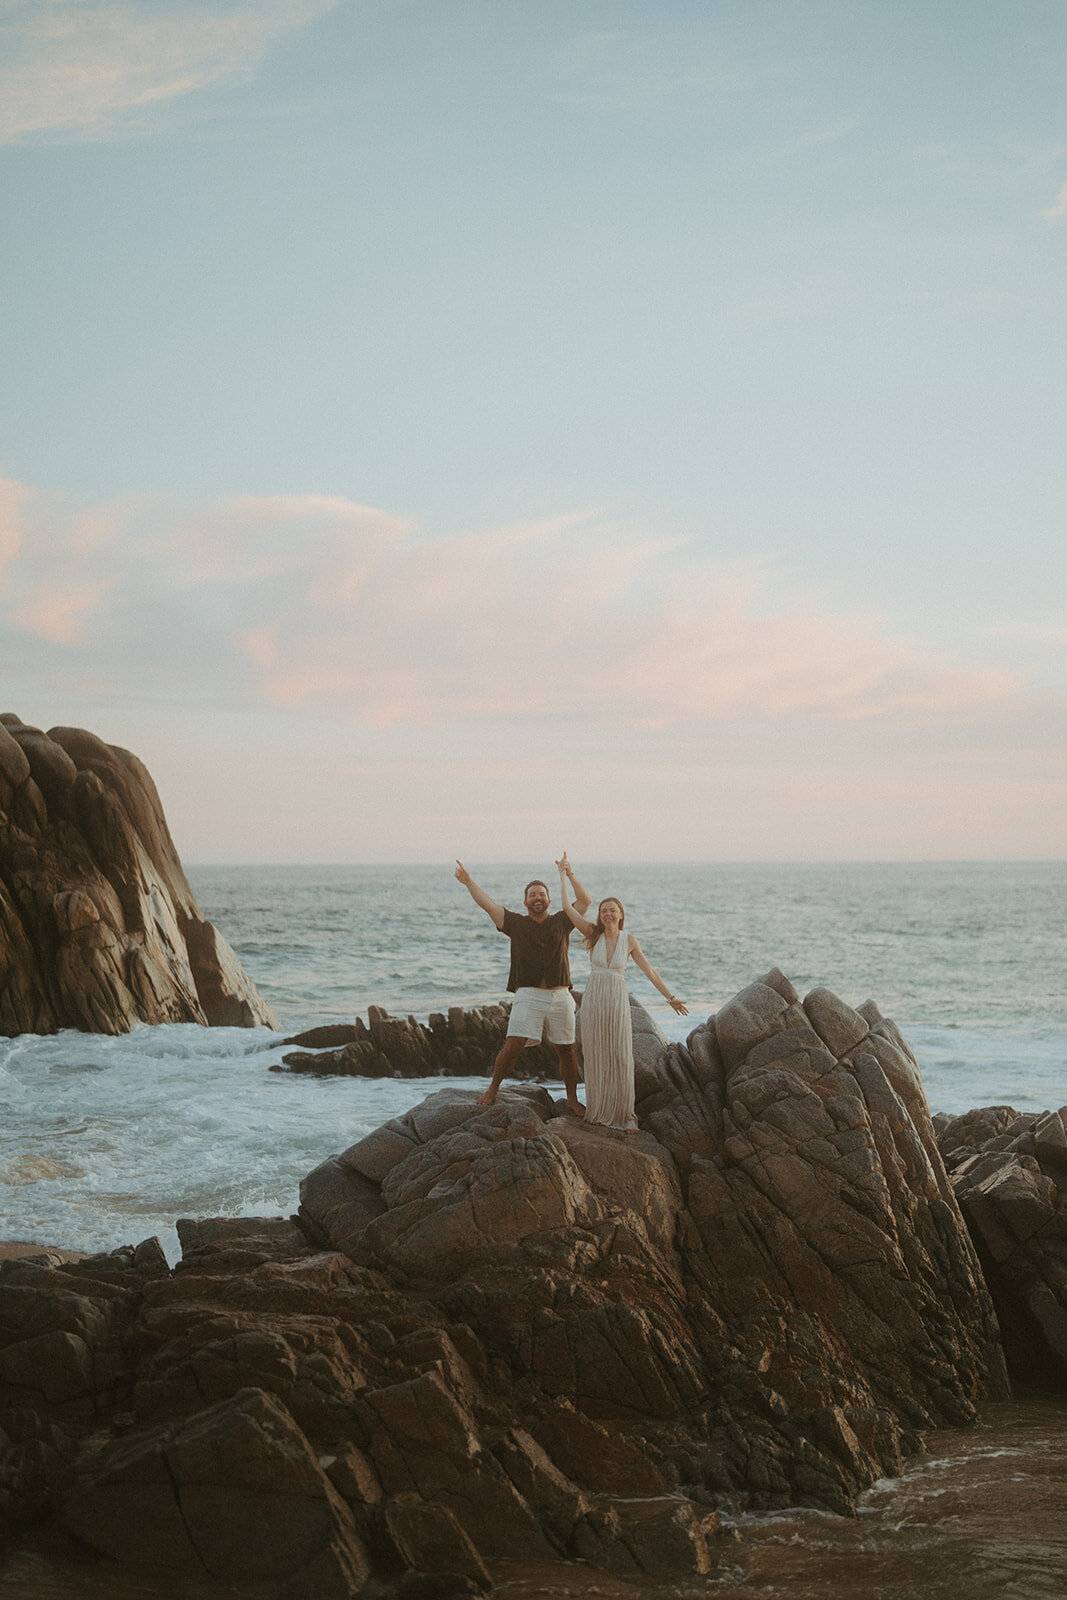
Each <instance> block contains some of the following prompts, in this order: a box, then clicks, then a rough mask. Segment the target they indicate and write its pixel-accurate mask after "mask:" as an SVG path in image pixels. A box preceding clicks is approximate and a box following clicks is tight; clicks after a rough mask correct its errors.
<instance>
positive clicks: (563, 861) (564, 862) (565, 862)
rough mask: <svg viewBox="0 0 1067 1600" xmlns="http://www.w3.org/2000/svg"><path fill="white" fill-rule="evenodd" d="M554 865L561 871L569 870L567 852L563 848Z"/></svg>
mask: <svg viewBox="0 0 1067 1600" xmlns="http://www.w3.org/2000/svg"><path fill="white" fill-rule="evenodd" d="M556 866H557V867H558V868H559V870H560V871H561V872H569V871H570V870H571V864H570V862H569V861H568V860H567V852H566V850H564V852H563V855H562V857H561V859H560V860H559V861H557V862H556Z"/></svg>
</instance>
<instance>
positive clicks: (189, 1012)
mask: <svg viewBox="0 0 1067 1600" xmlns="http://www.w3.org/2000/svg"><path fill="white" fill-rule="evenodd" d="M137 1022H200V1023H205V1024H210V1025H213V1026H238V1027H254V1026H256V1025H264V1026H267V1027H276V1026H277V1022H276V1020H275V1018H274V1015H273V1013H272V1012H271V1009H270V1007H269V1006H268V1005H267V1004H266V1002H265V1001H264V1000H263V999H262V997H261V996H260V995H259V993H258V992H257V990H256V987H255V985H254V984H253V983H252V981H251V979H250V978H249V977H248V976H247V974H246V973H245V972H244V970H243V968H242V967H241V964H240V962H239V961H238V959H237V957H236V956H235V955H234V953H233V951H232V950H231V949H230V946H229V945H228V944H227V943H226V940H225V939H224V938H223V937H222V936H221V934H219V932H218V931H217V930H216V929H215V928H214V927H213V926H212V924H211V923H210V922H208V921H206V920H205V918H204V916H203V913H202V912H201V910H200V907H199V906H198V905H197V903H196V898H195V896H194V895H193V892H192V889H191V888H190V887H189V883H188V880H187V879H186V876H185V873H184V872H183V871H182V865H181V862H180V861H179V859H178V854H177V851H176V850H175V848H174V843H173V841H172V839H171V837H170V832H169V830H168V828H167V823H166V819H165V818H164V815H163V808H162V806H161V804H160V800H159V795H158V794H157V792H156V787H155V784H154V783H153V782H152V779H151V777H150V776H149V774H148V772H147V770H146V769H145V767H144V766H143V765H142V763H141V762H140V761H138V759H137V757H136V756H134V755H131V754H130V752H129V751H128V750H121V749H119V748H118V747H117V746H115V745H108V744H105V743H104V742H103V740H102V739H98V738H97V737H96V736H95V735H94V734H91V733H86V732H84V731H83V730H82V729H80V728H52V729H50V730H49V731H48V733H44V732H42V731H41V729H40V728H31V727H28V726H26V724H25V723H23V722H21V721H20V720H19V718H18V717H16V716H14V715H12V714H11V713H6V714H5V715H4V716H3V717H0V1033H4V1034H8V1035H13V1034H17V1033H53V1032H55V1030H56V1029H58V1028H80V1029H82V1030H84V1031H86V1032H90V1033H126V1032H127V1031H128V1030H129V1029H130V1028H131V1027H133V1025H134V1024H135V1023H137Z"/></svg>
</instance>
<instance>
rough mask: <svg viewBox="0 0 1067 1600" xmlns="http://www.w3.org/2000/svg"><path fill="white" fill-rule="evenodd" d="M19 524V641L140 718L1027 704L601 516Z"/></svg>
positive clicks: (696, 714)
mask: <svg viewBox="0 0 1067 1600" xmlns="http://www.w3.org/2000/svg"><path fill="white" fill-rule="evenodd" d="M15 498H16V496H15V494H14V491H9V499H10V500H12V502H14V500H15ZM15 515H16V517H17V519H18V526H17V527H16V528H15V530H14V531H15V535H17V538H18V546H17V553H15V554H13V555H12V556H11V558H10V559H9V561H8V566H7V573H6V584H5V591H4V595H3V601H2V605H3V609H4V611H6V620H7V623H8V625H9V626H10V627H13V628H16V629H19V630H20V631H21V633H22V635H23V637H24V638H26V639H27V640H33V641H35V642H36V645H37V647H38V648H39V649H46V647H47V648H48V649H50V650H51V654H50V655H47V653H46V659H47V664H48V666H49V668H50V670H52V671H53V672H55V671H62V670H63V669H64V663H65V664H66V670H67V671H68V672H69V674H70V677H71V680H72V681H74V680H76V679H77V677H78V676H79V674H82V673H84V672H85V671H86V670H88V669H89V668H91V669H92V671H93V673H94V674H95V676H96V678H97V680H99V681H100V682H102V683H108V682H109V683H110V684H111V685H112V687H113V689H114V691H115V692H120V691H121V692H122V693H123V694H126V693H129V691H130V688H131V686H133V685H135V686H136V689H137V692H138V693H139V694H140V695H142V696H145V697H149V698H151V696H152V695H154V694H157V695H158V694H161V693H165V694H168V695H169V694H172V693H173V691H174V685H175V683H176V682H179V681H180V682H181V684H182V685H183V686H184V688H185V690H186V691H187V692H188V693H190V694H192V695H195V694H196V693H198V692H199V689H200V688H204V689H205V690H207V689H210V692H211V693H212V694H213V695H215V696H216V697H218V696H219V695H221V696H222V697H223V698H224V699H227V700H228V701H229V702H230V703H232V704H235V705H238V704H242V703H243V704H248V705H253V704H254V705H259V706H275V707H278V708H288V709H298V708H300V709H308V710H314V711H316V712H317V713H320V714H324V715H331V716H335V717H339V718H341V719H343V720H345V721H352V722H356V723H361V724H362V725H364V726H366V727H371V728H378V729H382V728H387V727H399V726H430V725H433V726H438V727H439V726H441V725H443V724H453V725H458V724H461V723H469V722H471V721H476V720H479V719H486V718H489V719H494V720H496V721H498V722H500V723H507V724H510V725H514V726H521V725H523V724H524V723H529V724H532V723H534V722H537V721H543V720H544V719H551V718H554V717H566V718H567V719H569V720H570V721H571V722H572V723H574V722H576V721H581V720H582V719H586V720H587V721H589V723H590V724H591V725H592V724H594V723H595V724H596V725H599V726H615V727H618V728H620V729H621V728H625V727H629V728H631V729H638V730H639V729H641V728H644V729H646V730H649V729H656V728H662V727H676V726H680V725H685V726H688V727H690V728H701V727H704V728H707V727H709V726H711V725H713V724H715V723H720V722H723V721H725V720H731V719H733V720H736V719H757V720H768V721H777V720H781V719H789V718H795V717H797V716H801V717H805V718H814V719H822V720H824V721H828V722H837V723H843V722H854V721H863V720H877V719H881V720H884V721H896V722H898V723H900V722H902V721H926V722H932V723H937V722H938V721H940V720H943V719H948V718H952V719H956V720H959V719H960V718H964V719H966V718H967V717H969V716H971V715H975V714H978V713H980V712H983V711H988V710H989V709H991V708H993V709H995V708H996V707H998V706H1007V705H1010V704H1012V703H1013V702H1014V701H1016V700H1017V699H1018V697H1019V696H1020V695H1021V694H1023V692H1024V688H1023V685H1022V683H1021V681H1020V680H1019V678H1018V677H1016V676H1015V675H1013V674H1011V673H1008V672H1004V671H992V670H983V669H981V668H974V667H970V666H964V665H960V664H959V663H956V662H954V661H953V660H951V659H950V658H948V657H946V656H944V655H943V654H941V653H940V652H939V651H938V650H937V649H936V648H934V647H933V646H931V645H929V644H927V643H924V642H922V641H918V640H914V639H910V638H907V637H904V636H903V635H901V634H900V633H899V632H897V631H895V630H894V629H893V628H892V627H891V626H890V625H889V624H888V623H887V622H886V621H885V620H884V619H881V618H879V617H877V616H874V615H862V614H855V613H853V614H845V613H841V612H834V611H832V610H830V609H829V608H827V607H826V606H825V605H823V604H822V603H820V601H819V600H818V599H817V598H816V597H814V596H812V595H805V594H803V593H798V592H797V591H796V589H795V587H793V586H791V585H790V586H788V587H787V585H786V581H785V580H787V579H789V578H790V576H791V575H789V574H784V573H779V572H776V571H775V570H774V569H773V567H771V566H770V565H768V564H766V563H759V562H755V561H753V562H748V563H737V562H734V563H724V562H719V561H715V560H713V559H711V558H709V557H708V556H707V554H706V553H704V552H703V551H702V550H701V548H700V547H699V546H698V545H696V544H687V543H683V542H680V541H678V540H674V539H665V538H662V537H658V536H656V535H650V534H649V533H648V531H647V530H643V529H641V528H638V527H634V526H630V525H626V524H620V523H618V522H615V521H613V520H612V519H611V518H610V517H608V516H607V515H605V514H597V513H586V514H571V515H564V516H559V517H556V518H551V519H545V520H542V521H538V522H532V523H526V524H517V525H511V526H505V527H497V528H491V529H487V530H480V531H476V532H470V533H464V534H457V535H451V536H448V537H440V538H431V537H428V536H426V535H425V534H424V533H423V532H421V531H420V530H419V529H418V528H417V527H415V526H414V525H412V524H411V523H410V522H409V521H406V520H404V519H403V518H399V517H395V516H392V515H389V514H388V513H386V512H383V511H380V510H377V509H375V508H373V507H367V506H362V505H359V504H357V503H356V502H353V501H350V500H347V499H344V498H341V497H326V496H321V495H307V496H288V497H275V498H271V497H262V498H257V497H251V496H246V497H234V498H232V499H228V500H221V501H217V502H213V503H211V504H207V505H200V506H192V507H175V506H173V505H168V504H165V503H162V502H145V501H141V502H136V503H134V502H130V503H125V504H123V503H120V504H116V505H111V506H102V507H94V508H89V507H81V506H71V505H70V504H68V503H66V502H64V501H63V500H61V499H59V498H58V497H55V496H51V495H48V494H44V493H37V494H30V493H28V492H27V491H23V492H22V496H21V509H20V511H18V512H16V513H15ZM11 548H15V547H14V546H11Z"/></svg>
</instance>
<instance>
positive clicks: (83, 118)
mask: <svg viewBox="0 0 1067 1600" xmlns="http://www.w3.org/2000/svg"><path fill="white" fill-rule="evenodd" d="M334 4H336V0H236V3H235V0H218V3H205V0H152V3H151V4H150V5H146V4H144V3H143V0H48V3H47V4H41V0H9V4H8V5H7V7H6V8H5V15H4V17H3V20H2V22H0V141H12V140H17V139H21V138H25V137H26V136H27V135H29V134H34V133H42V132H45V131H64V132H67V133H73V132H79V133H82V134H84V133H92V134H94V135H95V136H96V137H100V136H101V135H106V134H107V133H108V132H109V131H112V130H113V129H114V128H115V127H116V126H117V124H118V123H119V120H120V118H121V117H122V116H123V115H124V114H126V113H129V112H130V111H136V110H141V109H143V108H145V107H148V106H151V105H155V104H157V103H159V102H161V101H165V100H173V99H177V98H180V97H181V96H184V95H187V94H191V93H194V92H195V91H197V90H202V89H206V88H210V87H212V86H213V85H216V84H221V83H225V82H227V81H230V80H232V79H234V78H238V77H240V76H242V75H244V74H246V73H248V72H249V71H251V70H252V69H253V68H254V67H255V66H256V65H257V64H258V62H259V60H260V58H261V57H262V55H263V54H264V52H265V51H266V50H267V49H268V47H269V46H270V45H271V44H272V43H273V41H274V40H275V38H277V37H278V36H279V35H281V34H283V33H285V32H287V31H288V30H290V29H292V28H298V27H301V26H303V25H304V24H305V23H307V22H308V21H310V20H311V19H312V18H314V17H316V16H319V15H321V14H322V13H323V12H324V11H328V10H330V9H331V7H332V6H333V5H334Z"/></svg>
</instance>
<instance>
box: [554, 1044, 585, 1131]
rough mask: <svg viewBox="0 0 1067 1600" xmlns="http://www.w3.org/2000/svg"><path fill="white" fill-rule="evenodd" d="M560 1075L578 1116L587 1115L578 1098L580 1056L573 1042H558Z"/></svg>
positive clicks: (568, 1100)
mask: <svg viewBox="0 0 1067 1600" xmlns="http://www.w3.org/2000/svg"><path fill="white" fill-rule="evenodd" d="M556 1054H557V1055H558V1056H559V1071H560V1077H561V1078H562V1079H563V1087H564V1088H565V1089H566V1091H567V1104H568V1106H569V1107H570V1109H571V1110H572V1111H573V1112H574V1115H575V1116H576V1117H584V1116H585V1107H584V1106H583V1105H582V1102H581V1101H580V1100H579V1098H578V1057H577V1055H576V1054H575V1050H574V1046H573V1045H572V1044H558V1045H557V1046H556Z"/></svg>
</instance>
